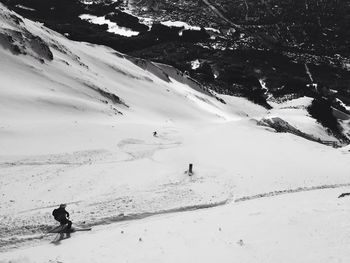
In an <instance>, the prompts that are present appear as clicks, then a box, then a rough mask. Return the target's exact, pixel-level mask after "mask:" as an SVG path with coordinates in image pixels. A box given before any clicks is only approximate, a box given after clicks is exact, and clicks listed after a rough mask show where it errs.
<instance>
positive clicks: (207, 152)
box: [0, 4, 350, 263]
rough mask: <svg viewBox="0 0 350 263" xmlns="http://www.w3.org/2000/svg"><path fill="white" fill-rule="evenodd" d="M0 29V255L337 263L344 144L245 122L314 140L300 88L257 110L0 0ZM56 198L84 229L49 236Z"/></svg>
mask: <svg viewBox="0 0 350 263" xmlns="http://www.w3.org/2000/svg"><path fill="white" fill-rule="evenodd" d="M22 19H23V18H22ZM0 25H1V26H0V77H1V81H0V197H1V199H0V251H1V254H0V262H1V263H4V262H6V263H8V262H12V263H13V262H21V263H23V262H79V263H80V262H178V261H182V262H213V261H214V260H215V261H217V260H220V261H222V262H269V263H272V262H349V260H350V255H349V250H348V247H349V244H350V223H349V217H350V208H349V202H350V199H349V198H347V197H344V198H343V199H337V197H338V195H339V194H340V193H342V192H346V191H349V188H350V187H349V185H350V177H349V171H350V161H349V157H350V155H349V147H344V148H343V149H334V148H331V147H327V146H325V145H321V144H318V143H315V142H312V141H308V140H305V139H303V138H301V137H297V136H295V135H292V134H287V133H275V132H274V130H273V129H271V128H267V127H262V126H258V125H257V122H258V121H259V120H260V119H262V118H269V117H271V116H273V117H275V116H278V117H279V118H282V119H284V118H285V119H286V120H287V121H289V122H290V123H291V124H292V125H295V126H297V127H299V128H300V129H303V130H304V131H305V132H308V133H312V134H313V135H314V136H316V137H322V136H323V137H322V138H323V139H325V140H327V139H328V137H327V136H328V134H327V133H326V132H325V130H324V128H323V127H322V126H320V125H319V124H317V123H316V122H315V121H314V120H313V119H311V118H310V117H308V116H307V112H306V111H305V110H303V108H302V107H295V106H296V104H298V105H299V104H305V105H307V104H308V103H309V99H308V98H302V99H299V100H297V101H293V102H290V103H291V105H289V106H291V107H290V110H285V107H287V108H288V107H289V106H288V105H284V106H283V107H282V106H276V107H275V109H274V110H272V111H271V112H268V111H267V110H265V109H264V108H262V107H260V106H257V105H255V104H253V103H251V102H249V101H247V100H245V99H243V98H237V97H230V96H220V95H215V94H214V93H212V92H208V91H206V90H201V88H200V86H199V85H198V84H196V83H195V82H194V81H192V80H191V79H189V78H188V77H187V76H185V75H183V74H182V73H181V72H179V71H177V70H175V69H174V68H171V67H167V66H165V65H159V64H154V63H151V62H148V61H143V60H138V59H135V58H130V57H126V56H124V55H122V54H119V53H117V52H116V51H114V50H112V49H110V48H107V47H103V46H96V45H92V44H88V43H79V42H73V41H70V40H68V39H66V38H65V37H64V36H62V35H60V34H58V33H55V32H53V31H51V30H49V29H47V28H45V27H44V26H42V25H41V24H39V23H34V22H32V21H29V20H26V19H23V21H21V19H20V18H19V17H18V16H17V15H16V14H15V13H13V12H10V11H8V10H7V9H6V8H5V7H4V6H3V5H1V4H0ZM219 98H220V99H223V100H224V101H225V102H226V104H224V103H222V102H220V101H219ZM154 131H156V132H157V136H153V132H154ZM189 163H192V164H193V165H194V174H193V175H192V176H189V175H188V173H186V171H187V169H188V165H189ZM60 203H67V204H68V207H67V210H68V211H69V212H70V213H71V219H72V220H73V222H74V223H75V224H76V225H80V226H84V225H85V226H93V229H92V231H90V232H77V233H73V234H72V235H71V238H70V239H65V240H61V241H60V242H56V243H55V244H53V243H51V241H52V240H53V239H54V238H55V237H54V235H50V234H46V233H47V231H48V230H50V229H51V228H53V227H54V226H55V225H56V224H57V222H55V221H54V220H53V218H52V216H51V211H52V210H53V208H55V207H57V206H58V205H59V204H60Z"/></svg>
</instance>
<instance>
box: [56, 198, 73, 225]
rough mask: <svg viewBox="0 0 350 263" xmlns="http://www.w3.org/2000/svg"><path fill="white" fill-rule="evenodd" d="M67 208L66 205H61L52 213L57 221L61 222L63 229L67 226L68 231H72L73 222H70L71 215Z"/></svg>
mask: <svg viewBox="0 0 350 263" xmlns="http://www.w3.org/2000/svg"><path fill="white" fill-rule="evenodd" d="M66 206H67V205H66V204H60V207H59V208H56V209H55V210H53V211H52V215H53V217H54V218H55V220H57V221H58V222H60V224H61V226H62V227H63V226H64V225H66V224H67V230H70V229H71V227H72V221H70V220H68V219H69V213H68V212H67V211H66Z"/></svg>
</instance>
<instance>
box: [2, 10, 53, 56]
mask: <svg viewBox="0 0 350 263" xmlns="http://www.w3.org/2000/svg"><path fill="white" fill-rule="evenodd" d="M1 20H2V21H4V20H6V22H7V23H8V25H9V26H8V27H2V28H0V45H1V46H2V47H4V48H5V49H8V50H10V51H11V52H12V53H13V54H15V55H19V54H23V55H29V56H32V57H34V58H36V59H38V60H40V61H41V62H44V61H51V60H53V54H52V52H51V50H50V48H49V46H48V44H47V43H45V42H44V41H43V40H42V39H41V38H40V37H39V36H35V35H33V34H32V33H30V32H29V31H28V30H27V29H26V28H25V27H24V26H23V21H22V19H21V18H20V17H18V16H16V15H14V14H12V13H11V12H9V11H8V10H7V9H5V8H4V7H3V6H2V5H0V21H1ZM8 21H10V23H9V22H8ZM11 23H12V24H11Z"/></svg>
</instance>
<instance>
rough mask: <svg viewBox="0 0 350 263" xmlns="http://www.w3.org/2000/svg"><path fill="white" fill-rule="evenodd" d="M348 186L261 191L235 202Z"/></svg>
mask: <svg viewBox="0 0 350 263" xmlns="http://www.w3.org/2000/svg"><path fill="white" fill-rule="evenodd" d="M347 186H350V183H344V184H328V185H327V184H326V185H319V186H309V187H298V188H295V189H287V190H279V191H272V192H268V193H261V194H257V195H252V196H243V197H240V198H237V199H235V200H234V202H235V203H239V202H245V201H250V200H254V199H259V198H266V197H273V196H278V195H284V194H293V193H300V192H307V191H315V190H322V189H334V188H341V187H347Z"/></svg>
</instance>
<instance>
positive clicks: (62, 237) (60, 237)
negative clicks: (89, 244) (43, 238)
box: [51, 233, 71, 246]
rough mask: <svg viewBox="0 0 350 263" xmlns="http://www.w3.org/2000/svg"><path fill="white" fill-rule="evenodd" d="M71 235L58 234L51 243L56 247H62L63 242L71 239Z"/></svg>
mask: <svg viewBox="0 0 350 263" xmlns="http://www.w3.org/2000/svg"><path fill="white" fill-rule="evenodd" d="M70 237H71V236H70V233H58V234H57V236H56V237H55V239H54V240H52V241H51V243H52V244H54V245H56V246H57V245H60V244H61V241H62V240H65V239H68V238H70Z"/></svg>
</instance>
